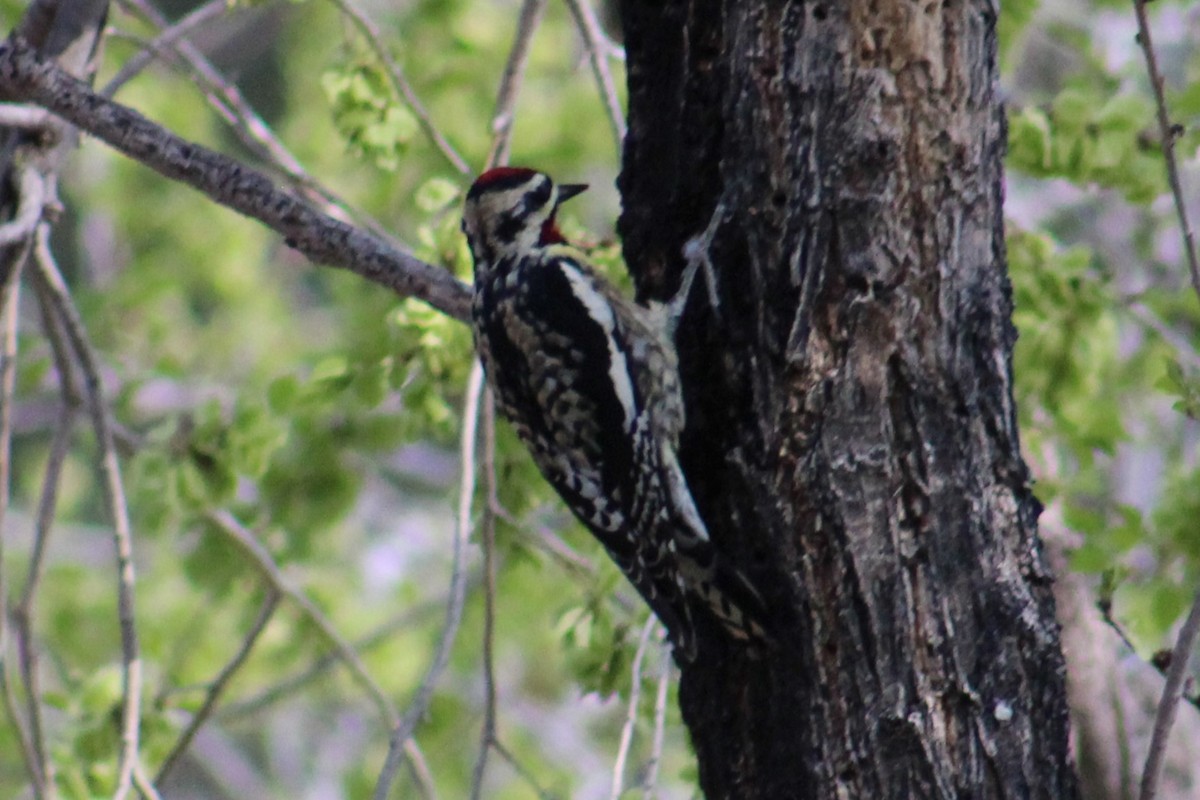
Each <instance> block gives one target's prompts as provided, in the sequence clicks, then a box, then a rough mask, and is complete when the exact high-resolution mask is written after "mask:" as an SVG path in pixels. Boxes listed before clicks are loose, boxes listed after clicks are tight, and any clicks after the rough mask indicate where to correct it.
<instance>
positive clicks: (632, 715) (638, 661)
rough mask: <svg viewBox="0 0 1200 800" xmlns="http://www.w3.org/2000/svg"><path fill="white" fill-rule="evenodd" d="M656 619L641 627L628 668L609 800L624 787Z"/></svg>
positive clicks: (616, 798) (618, 794) (652, 617)
mask: <svg viewBox="0 0 1200 800" xmlns="http://www.w3.org/2000/svg"><path fill="white" fill-rule="evenodd" d="M657 624H658V618H657V617H655V616H654V615H653V614H651V615H650V617H649V619H647V620H646V624H645V625H643V626H642V636H641V638H640V639H639V640H638V646H637V652H635V653H634V654H633V665H632V666H631V667H630V668H629V673H630V677H629V708H628V710H627V711H626V712H625V724H624V725H622V726H621V742H620V744H619V745H618V746H617V758H616V760H615V761H614V762H613V776H612V791H611V792H609V795H608V796H609V800H620V797H621V792H622V791H624V786H625V762H626V760H627V759H628V758H629V747H630V745H632V744H633V726H634V723H636V722H637V714H638V702H639V701H640V700H641V697H642V659H644V658H645V657H646V648H647V647H648V646H649V645H650V634H651V633H653V632H654V626H655V625H657Z"/></svg>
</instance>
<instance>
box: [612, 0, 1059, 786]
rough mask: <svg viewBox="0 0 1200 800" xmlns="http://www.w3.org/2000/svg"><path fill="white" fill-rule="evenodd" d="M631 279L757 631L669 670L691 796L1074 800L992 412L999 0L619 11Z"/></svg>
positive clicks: (696, 483)
mask: <svg viewBox="0 0 1200 800" xmlns="http://www.w3.org/2000/svg"><path fill="white" fill-rule="evenodd" d="M621 5H622V14H623V24H624V29H625V38H626V54H627V59H628V72H629V136H628V139H627V140H626V145H625V162H624V170H623V172H622V175H621V179H620V188H621V191H622V194H623V197H624V204H625V205H624V212H623V214H622V217H621V223H620V229H621V233H622V235H623V237H624V241H625V254H626V258H627V260H628V262H629V264H630V268H631V270H632V271H633V273H634V274H635V276H636V277H637V281H638V285H639V288H640V291H641V293H642V294H643V295H647V296H657V297H665V296H667V295H668V294H669V293H670V290H671V289H672V288H673V287H674V284H675V282H676V280H677V274H678V272H679V270H680V269H681V264H682V258H681V255H680V253H681V248H682V246H683V245H684V243H685V242H686V241H687V240H688V239H689V238H690V237H692V236H694V235H696V234H697V233H700V232H701V231H703V230H704V229H705V228H706V226H707V225H708V224H709V220H710V218H711V217H712V214H713V211H714V209H715V208H716V207H717V205H718V203H721V204H723V206H724V209H725V212H726V214H725V217H724V220H723V222H722V223H721V225H720V227H719V229H718V231H717V235H716V237H715V239H714V241H713V242H712V246H711V249H710V251H711V254H712V258H713V262H714V264H715V269H716V273H717V283H718V294H719V308H718V309H716V310H714V308H713V304H712V303H709V302H708V301H706V299H705V298H704V296H703V295H704V293H703V292H699V291H698V292H696V294H695V296H694V297H693V299H692V302H691V306H690V307H689V309H688V313H687V316H686V318H685V321H684V325H683V328H682V330H681V332H680V350H681V358H682V368H683V373H684V388H685V395H686V400H687V405H688V415H689V416H688V422H689V425H688V429H687V433H686V436H685V441H684V443H683V451H682V459H683V463H684V468H685V471H686V472H687V475H688V479H689V482H690V484H691V487H692V490H693V492H694V494H695V495H696V498H697V502H698V504H699V507H700V510H701V513H702V515H703V516H704V517H705V519H706V521H707V522H708V525H709V528H710V530H711V531H712V535H713V538H714V540H715V541H716V542H717V544H718V547H719V549H720V550H721V551H722V552H723V553H725V554H726V557H727V558H728V559H729V560H731V561H732V562H733V563H735V564H736V565H737V566H738V567H739V568H741V569H742V570H743V571H744V572H745V573H746V574H747V575H749V576H750V577H751V579H752V580H753V582H754V583H755V585H756V586H757V587H758V588H759V590H760V591H761V592H762V594H763V595H764V597H765V598H766V600H767V602H768V604H769V605H770V606H771V608H772V609H773V610H774V613H775V614H776V618H775V620H774V622H775V625H776V629H777V638H778V640H779V641H778V642H777V645H776V646H774V647H771V648H769V649H767V650H766V651H764V652H757V653H756V652H755V651H753V650H744V649H739V648H735V647H734V646H733V645H731V644H728V643H723V642H722V641H721V640H720V639H719V638H717V637H708V638H706V639H705V641H704V642H703V645H704V647H703V649H702V651H701V656H700V658H699V659H698V660H697V662H696V663H694V664H690V665H685V666H684V670H683V677H682V684H681V689H680V703H681V706H682V710H683V715H684V719H685V721H686V723H687V725H688V727H689V728H690V730H691V734H692V739H693V742H694V744H695V747H696V751H697V755H698V759H699V766H700V780H701V785H702V787H703V789H704V791H705V793H706V795H707V796H708V797H709V798H710V799H711V798H764V800H767V799H769V800H780V798H917V797H939V798H948V797H970V798H984V797H988V798H990V797H1046V798H1050V797H1052V798H1071V797H1075V796H1077V789H1076V779H1075V775H1074V772H1073V769H1072V764H1071V759H1070V753H1069V746H1068V718H1067V704H1066V689H1065V675H1064V669H1063V659H1062V653H1061V648H1060V643H1059V630H1058V626H1057V623H1056V622H1055V609H1054V600H1053V597H1052V594H1051V582H1052V576H1051V574H1050V571H1049V569H1048V567H1047V566H1046V564H1045V561H1044V558H1043V554H1042V547H1041V544H1040V542H1039V540H1038V538H1037V527H1036V525H1037V515H1038V511H1039V506H1038V503H1037V501H1036V500H1035V499H1034V497H1033V495H1032V493H1031V492H1030V486H1029V477H1028V472H1027V470H1026V467H1025V465H1024V462H1023V461H1022V460H1021V456H1020V451H1019V445H1018V437H1017V430H1016V416H1015V412H1014V407H1013V400H1012V380H1011V355H1012V345H1013V341H1014V339H1015V336H1016V334H1015V331H1014V329H1013V327H1012V324H1011V322H1010V316H1011V310H1012V303H1011V297H1010V290H1009V285H1008V280H1007V278H1006V275H1005V262H1004V259H1005V254H1004V238H1003V234H1004V230H1003V217H1002V200H1003V185H1002V180H1003V172H1002V156H1003V152H1004V134H1005V127H1004V118H1003V112H1002V109H1001V107H1000V102H999V98H998V97H997V92H996V81H997V66H996V30H995V23H996V11H997V7H996V4H995V3H994V2H989V0H969V1H968V0H920V2H912V1H911V0H842V2H833V0H829V2H780V1H778V0H729V1H728V2H725V3H721V2H716V0H689V2H683V1H682V0H672V1H671V2H665V3H643V2H640V0H623V2H622V4H621Z"/></svg>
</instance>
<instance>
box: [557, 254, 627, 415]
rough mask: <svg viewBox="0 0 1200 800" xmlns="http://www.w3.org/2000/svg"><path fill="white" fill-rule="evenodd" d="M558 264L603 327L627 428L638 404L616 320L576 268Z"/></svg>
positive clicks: (613, 383)
mask: <svg viewBox="0 0 1200 800" xmlns="http://www.w3.org/2000/svg"><path fill="white" fill-rule="evenodd" d="M559 263H560V266H561V268H562V271H563V274H564V275H566V276H567V282H568V283H570V284H571V291H572V292H574V294H575V296H576V297H577V298H579V302H581V303H583V305H584V307H585V308H586V309H587V310H588V314H590V315H591V317H592V319H594V320H596V322H597V323H599V324H600V326H601V327H602V328H603V329H604V338H605V340H606V341H607V342H608V376H609V378H610V379H611V381H612V387H613V389H614V390H615V391H616V393H617V399H618V400H620V401H621V407H622V408H623V409H625V428H626V430H629V429H630V428H631V427H632V426H633V420H634V417H636V416H637V404H636V402H635V401H634V398H633V383H632V382H631V381H630V380H629V365H628V364H627V363H626V361H625V353H624V352H622V351H621V348H620V347H618V346H617V340H616V338H615V337H614V336H613V328H614V327H615V326H616V320H615V319H614V318H613V311H612V307H611V306H610V305H609V304H608V300H607V299H606V298H605V297H604V296H603V295H602V294H600V293H599V292H598V291H596V288H595V287H594V286H592V282H591V281H590V280H588V278H587V276H585V275H584V274H583V273H582V272H581V271H580V270H579V269H577V268H576V267H574V266H572V265H571V264H569V263H565V262H559Z"/></svg>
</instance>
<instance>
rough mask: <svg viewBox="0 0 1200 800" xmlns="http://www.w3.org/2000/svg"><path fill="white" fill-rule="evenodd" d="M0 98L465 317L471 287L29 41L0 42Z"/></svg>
mask: <svg viewBox="0 0 1200 800" xmlns="http://www.w3.org/2000/svg"><path fill="white" fill-rule="evenodd" d="M0 94H3V95H5V96H7V97H9V98H11V99H14V100H21V101H32V102H36V103H37V104H38V105H41V106H43V107H45V108H48V109H50V110H51V111H53V112H54V113H55V114H58V115H59V116H61V117H63V118H64V119H66V120H67V121H68V122H70V123H71V124H72V125H75V126H76V127H78V128H80V129H81V130H83V131H86V132H87V133H90V134H92V135H93V136H95V137H96V138H98V139H101V140H102V141H104V142H107V143H108V144H109V145H111V146H113V147H114V148H116V149H117V150H119V151H121V152H122V153H124V154H125V155H127V156H129V157H131V158H133V159H135V160H137V161H140V162H142V163H143V164H146V165H147V166H149V167H151V168H152V169H154V170H156V171H158V172H159V173H161V174H163V175H165V176H167V177H168V178H171V179H173V180H178V181H180V182H183V183H186V184H188V185H189V186H192V187H194V188H196V189H199V190H200V191H202V192H205V193H206V194H208V196H209V197H211V198H212V199H213V200H215V201H216V202H218V203H220V204H221V205H224V206H226V207H228V208H232V209H234V210H235V211H238V212H240V213H242V214H245V215H246V216H249V217H252V218H254V219H257V220H259V221H260V222H263V223H264V224H266V225H267V226H269V227H271V228H272V229H273V230H275V231H277V232H278V233H280V234H281V235H282V236H284V237H285V241H286V242H287V243H288V245H289V246H290V247H292V248H294V249H295V250H297V251H299V252H300V253H303V254H304V255H305V256H307V257H308V258H309V259H310V260H312V261H313V262H315V263H318V264H327V265H329V266H336V267H340V268H342V269H347V270H349V271H351V272H354V273H355V274H357V275H360V276H362V277H364V278H366V279H367V280H370V281H373V282H375V283H378V284H380V285H382V286H386V287H388V288H390V289H392V290H393V291H395V292H397V293H398V294H400V295H404V296H413V297H416V298H418V299H421V300H423V301H425V302H427V303H429V304H430V305H431V306H433V307H434V308H437V309H439V310H441V311H443V312H445V313H446V314H449V315H450V316H453V317H455V318H456V319H459V320H466V319H467V318H468V317H469V315H470V304H471V300H470V297H471V292H470V289H469V288H468V287H467V286H466V285H465V284H464V283H462V282H461V281H459V280H458V279H457V278H455V277H454V276H453V275H451V274H450V273H449V272H447V271H446V270H444V269H440V268H438V267H435V266H433V265H431V264H427V263H425V262H424V261H421V260H420V259H417V258H414V257H413V256H411V255H408V254H407V253H404V252H402V251H400V250H398V249H397V248H396V247H394V246H392V245H390V244H388V243H387V242H385V241H383V240H381V239H379V237H376V236H373V235H371V234H370V233H367V232H366V231H362V230H359V229H357V228H354V227H353V226H351V225H348V224H346V223H344V222H341V221H340V220H336V219H334V218H332V217H330V216H329V215H327V214H322V213H320V212H318V211H317V210H316V209H314V208H313V207H312V206H310V205H309V204H308V203H307V202H305V201H304V200H302V199H301V198H299V197H297V196H295V195H294V194H292V193H290V192H286V191H282V190H279V189H276V188H275V186H274V185H272V183H271V181H270V180H268V179H267V178H266V176H264V175H263V174H261V173H259V172H257V171H255V170H253V169H251V168H250V167H248V166H246V165H245V164H242V163H240V162H238V161H236V160H234V159H232V158H229V157H228V156H224V155H221V154H220V153H216V152H213V151H212V150H209V149H207V148H205V147H202V146H201V145H199V144H195V143H194V142H188V141H185V140H184V139H181V138H180V137H178V136H175V135H174V134H172V133H170V132H168V131H167V130H165V129H164V128H162V127H161V126H159V125H155V124H154V123H151V122H149V121H148V120H146V119H145V118H144V117H143V116H141V115H140V114H138V113H137V112H136V111H133V110H132V109H129V108H126V107H125V106H122V105H120V104H119V103H114V102H112V101H109V100H106V99H105V98H103V97H101V96H99V95H97V94H96V93H95V92H93V91H91V89H90V88H89V87H88V86H87V84H85V83H83V82H81V81H79V80H76V79H75V78H73V77H71V76H70V75H68V74H67V73H65V72H63V71H62V70H61V69H59V68H58V67H56V66H54V65H53V64H49V63H46V62H44V61H42V60H41V59H40V58H39V56H38V54H37V51H36V50H35V49H34V48H33V47H31V46H30V45H29V44H28V43H27V42H24V41H22V40H19V39H16V40H14V39H8V40H5V41H4V42H2V43H0Z"/></svg>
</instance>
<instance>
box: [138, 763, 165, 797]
mask: <svg viewBox="0 0 1200 800" xmlns="http://www.w3.org/2000/svg"><path fill="white" fill-rule="evenodd" d="M133 785H134V786H135V787H137V790H138V791H139V792H141V795H142V797H143V798H144V800H162V796H161V795H159V793H158V790H157V789H155V788H154V784H153V783H152V782H151V780H150V776H149V775H147V774H146V767H145V765H144V764H142V762H141V761H139V762H138V763H137V764H135V765H134V767H133Z"/></svg>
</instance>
